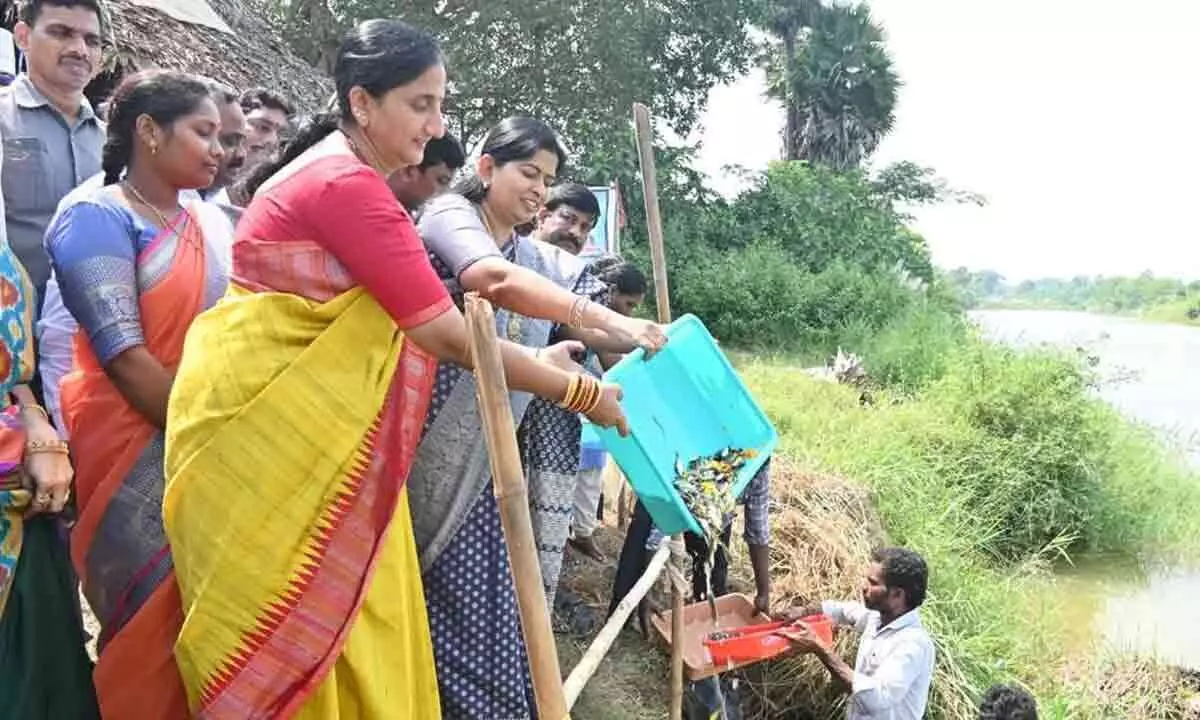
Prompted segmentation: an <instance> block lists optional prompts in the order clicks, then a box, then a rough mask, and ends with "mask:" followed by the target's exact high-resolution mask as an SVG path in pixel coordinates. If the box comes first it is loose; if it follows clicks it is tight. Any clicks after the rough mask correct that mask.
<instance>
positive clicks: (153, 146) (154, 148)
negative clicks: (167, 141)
mask: <svg viewBox="0 0 1200 720" xmlns="http://www.w3.org/2000/svg"><path fill="white" fill-rule="evenodd" d="M150 154H151V155H157V154H158V143H151V145H150Z"/></svg>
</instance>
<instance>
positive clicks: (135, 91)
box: [47, 71, 227, 720]
mask: <svg viewBox="0 0 1200 720" xmlns="http://www.w3.org/2000/svg"><path fill="white" fill-rule="evenodd" d="M219 130H220V116H219V115H218V113H217V107H216V105H215V104H214V103H213V101H212V100H211V99H210V96H209V87H208V86H207V85H206V84H205V83H204V81H202V80H201V79H199V78H197V77H194V76H191V75H186V74H183V73H172V72H162V71H158V72H149V73H144V74H137V75H134V76H131V77H130V78H128V79H126V80H125V81H124V82H123V83H122V84H121V86H120V87H118V88H117V90H116V92H115V93H114V95H113V99H112V103H111V105H110V110H109V126H108V139H107V142H106V144H105V147H104V157H103V167H104V172H105V183H106V184H105V185H104V186H103V187H101V188H99V189H97V190H95V191H93V192H90V193H85V194H82V195H80V196H78V197H75V198H73V199H71V200H70V201H69V202H67V203H65V204H64V206H63V207H62V208H60V210H59V212H58V213H57V214H56V216H55V219H54V221H53V222H52V224H51V226H50V228H49V229H48V230H47V250H48V251H49V253H50V257H51V260H52V262H53V264H54V270H55V274H56V276H57V278H58V281H59V287H60V290H61V292H62V297H63V301H64V303H65V305H66V307H67V309H68V310H70V312H71V314H72V315H73V316H74V317H75V319H76V320H77V321H78V322H79V330H78V332H77V334H76V336H75V340H74V360H73V369H72V372H71V373H69V374H68V375H67V376H65V377H64V378H63V380H62V382H61V390H62V409H63V416H64V420H65V422H66V424H67V428H68V430H69V432H70V436H71V442H72V450H73V452H74V457H75V461H76V468H77V472H76V477H75V480H76V492H77V497H78V503H79V520H78V522H77V524H76V525H75V528H74V529H73V531H72V542H71V553H72V558H73V560H74V563H75V568H76V571H77V572H78V574H79V577H80V579H81V580H82V583H83V591H84V595H85V597H86V598H87V601H88V604H89V605H90V606H91V607H92V609H93V611H94V612H95V613H96V616H97V618H98V619H99V621H100V624H101V632H100V637H99V639H98V643H97V645H98V650H99V660H98V663H97V665H96V671H95V682H96V692H97V696H98V698H99V701H100V709H101V714H102V715H103V717H105V718H111V719H114V720H124V719H125V718H130V719H133V718H138V719H141V718H181V717H186V715H187V706H186V703H185V700H184V694H183V686H182V684H181V683H180V681H179V676H178V672H177V670H176V669H175V664H174V661H173V658H172V655H171V646H172V644H173V643H174V641H175V636H176V635H177V634H178V632H179V627H180V623H181V619H182V615H181V613H180V605H179V597H178V590H177V588H176V586H175V583H174V581H173V576H172V563H171V553H170V551H169V549H168V546H167V538H166V535H165V533H164V531H163V526H162V494H163V471H162V467H163V440H164V436H163V428H164V426H165V424H166V416H167V398H168V394H169V392H170V388H171V383H172V377H173V375H174V372H175V368H176V366H177V365H178V364H179V359H180V356H181V354H182V352H183V341H184V336H185V335H186V333H187V330H188V326H189V325H190V324H191V322H192V320H193V319H194V318H195V317H196V316H197V315H199V314H200V313H201V311H203V310H204V309H205V308H207V307H209V306H211V305H213V304H214V303H215V302H216V301H217V300H219V299H220V298H221V297H222V295H223V294H224V291H225V286H226V283H227V270H226V269H225V268H224V267H223V264H222V261H221V260H219V258H220V254H219V252H218V251H217V250H216V248H214V247H213V246H212V245H211V244H210V243H209V241H208V240H206V238H205V236H204V233H203V230H202V229H201V223H200V221H199V219H198V217H199V211H198V210H197V209H195V208H192V209H187V208H183V207H181V206H180V191H181V190H185V189H190V188H197V187H205V186H207V185H208V184H210V183H211V182H212V179H213V176H214V174H215V173H216V170H217V164H218V161H219V160H220V159H221V157H222V153H223V151H222V149H221V145H220V142H219ZM122 174H124V178H123V179H122Z"/></svg>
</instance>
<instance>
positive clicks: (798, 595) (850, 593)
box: [738, 456, 885, 718]
mask: <svg viewBox="0 0 1200 720" xmlns="http://www.w3.org/2000/svg"><path fill="white" fill-rule="evenodd" d="M771 496H772V498H773V500H774V503H773V506H772V512H771V561H772V562H771V565H772V567H771V596H772V598H773V603H772V604H773V605H774V606H775V607H777V608H779V607H784V606H785V605H784V604H785V603H786V604H787V605H812V604H816V603H819V602H820V601H821V600H826V599H838V598H845V599H849V598H857V597H859V595H860V590H859V588H860V587H861V585H862V578H863V574H864V572H865V571H866V566H867V564H868V563H869V562H870V555H871V551H872V550H873V549H875V548H877V547H880V546H882V545H883V544H884V540H885V536H884V533H883V529H882V527H881V525H880V522H879V517H878V515H877V514H876V512H875V509H874V507H873V505H872V502H871V498H870V495H869V494H868V493H867V492H866V491H865V490H864V489H862V488H861V487H859V486H857V485H854V484H853V483H851V482H849V481H847V480H845V479H843V478H839V477H836V476H834V475H828V474H822V473H813V472H807V471H803V470H801V469H799V468H798V467H796V466H795V465H794V464H792V463H790V462H788V461H787V460H786V459H785V458H783V457H778V456H777V457H776V458H775V459H774V460H772V462H771ZM739 561H740V565H739V567H738V574H739V575H740V576H742V577H750V574H749V568H748V567H746V562H745V558H744V557H742V558H739ZM856 647H857V638H856V637H854V636H853V635H852V634H851V633H841V634H840V636H839V639H838V648H839V651H840V652H841V653H842V654H843V656H844V657H850V658H852V657H854V651H855V648H856ZM747 675H748V679H749V680H750V682H751V686H752V689H753V693H752V697H751V698H748V700H749V702H748V703H747V708H746V710H747V713H748V715H749V716H751V717H753V716H759V717H788V718H807V717H812V718H826V717H828V718H833V717H839V716H844V710H842V709H841V708H842V702H843V700H842V694H841V693H840V692H839V691H838V689H837V688H836V687H833V686H832V684H831V683H830V681H829V673H828V672H827V671H826V670H825V667H824V666H823V665H821V663H820V661H818V660H817V659H816V658H814V657H811V656H807V655H801V656H796V657H791V658H786V659H783V660H779V661H776V662H773V663H767V664H764V665H761V666H759V667H758V668H755V669H754V672H751V673H748V674H747Z"/></svg>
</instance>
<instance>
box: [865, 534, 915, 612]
mask: <svg viewBox="0 0 1200 720" xmlns="http://www.w3.org/2000/svg"><path fill="white" fill-rule="evenodd" d="M871 560H873V561H874V562H877V563H879V564H880V566H882V567H883V584H884V585H886V586H887V587H889V588H899V589H901V590H903V591H904V596H905V598H907V600H908V609H909V610H912V609H914V608H918V607H920V606H921V603H923V602H925V590H926V588H927V586H928V584H929V568H928V566H926V565H925V558H923V557H921V556H920V555H918V554H917V553H915V552H913V551H912V550H909V549H908V548H898V547H892V548H883V549H882V550H876V551H875V552H874V553H873V554H872V555H871Z"/></svg>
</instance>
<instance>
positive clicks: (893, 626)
mask: <svg viewBox="0 0 1200 720" xmlns="http://www.w3.org/2000/svg"><path fill="white" fill-rule="evenodd" d="M928 579H929V570H928V568H927V567H926V565H925V559H924V558H922V557H921V556H920V555H918V554H917V553H915V552H913V551H912V550H907V549H905V548H887V549H884V550H879V551H877V552H875V553H874V554H873V555H872V556H871V565H870V567H869V568H868V569H867V575H866V579H865V582H864V583H863V587H862V602H861V603H859V602H829V601H826V602H824V603H821V605H820V607H811V608H792V609H790V610H788V611H786V612H785V613H784V614H783V618H784V619H787V620H799V619H800V618H802V617H806V616H808V615H816V614H822V613H823V614H825V615H827V616H829V618H831V619H832V620H833V622H834V623H835V624H836V625H839V626H848V627H853V628H854V629H855V630H856V631H857V632H858V633H859V634H860V635H861V636H862V639H861V640H860V641H859V645H858V656H857V658H856V659H855V662H854V667H853V668H851V667H850V666H849V665H847V664H846V661H844V660H842V658H841V657H840V656H839V655H838V654H837V652H836V651H835V650H834V649H833V647H832V646H831V645H826V644H825V642H824V641H823V640H821V639H820V638H818V637H817V636H816V635H815V634H814V633H813V632H812V631H811V630H809V629H808V628H807V627H805V626H804V625H801V624H797V625H795V626H792V627H790V628H788V629H787V630H785V631H783V632H782V633H781V634H783V635H786V636H787V637H788V639H790V640H791V641H792V643H793V644H794V645H795V646H796V647H797V648H798V649H800V650H803V651H805V652H810V653H813V654H815V655H816V656H817V657H818V658H820V660H821V662H822V663H824V664H825V667H826V668H828V669H829V673H830V674H831V675H832V676H833V677H834V678H835V679H837V680H839V681H841V683H842V684H843V685H845V686H846V687H848V688H850V699H849V702H848V703H847V708H848V709H847V712H846V717H847V718H849V719H850V720H866V719H867V718H872V719H878V718H887V719H888V720H918V718H921V717H923V716H924V715H925V705H926V702H927V701H928V699H929V684H930V681H931V680H932V678H933V660H934V647H933V640H932V639H931V638H930V637H929V633H927V632H925V628H924V627H922V625H921V617H920V614H919V611H918V610H917V608H919V607H920V606H921V603H923V602H925V588H926V585H927V584H928Z"/></svg>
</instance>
